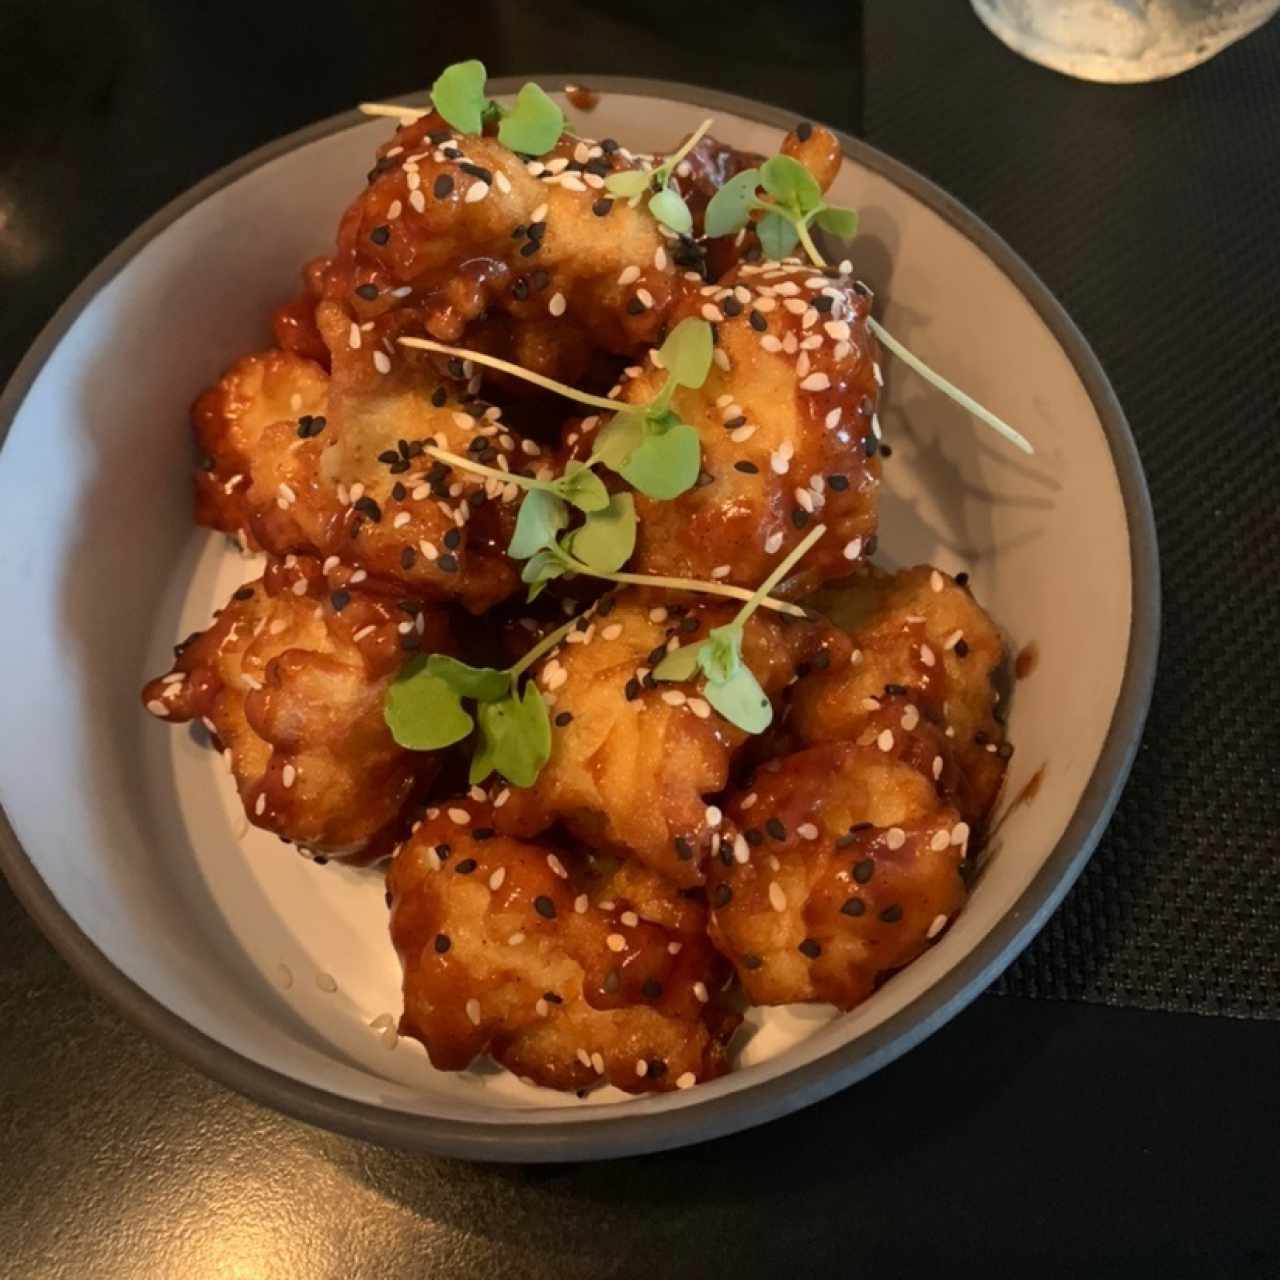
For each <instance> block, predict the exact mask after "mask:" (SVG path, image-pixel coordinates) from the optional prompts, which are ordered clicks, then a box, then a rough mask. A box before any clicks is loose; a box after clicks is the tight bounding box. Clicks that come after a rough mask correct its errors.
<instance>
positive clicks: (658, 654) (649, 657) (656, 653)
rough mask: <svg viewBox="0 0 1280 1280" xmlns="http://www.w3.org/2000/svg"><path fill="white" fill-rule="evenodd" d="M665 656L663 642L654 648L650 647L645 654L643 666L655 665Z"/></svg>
mask: <svg viewBox="0 0 1280 1280" xmlns="http://www.w3.org/2000/svg"><path fill="white" fill-rule="evenodd" d="M666 656H667V646H666V645H665V644H660V645H658V646H657V647H656V648H653V649H650V650H649V652H648V653H647V654H646V655H645V660H644V662H645V666H647V667H656V666H657V665H658V663H660V662H661V661H662V660H663V658H665V657H666Z"/></svg>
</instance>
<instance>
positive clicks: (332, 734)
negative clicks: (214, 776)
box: [142, 556, 451, 855]
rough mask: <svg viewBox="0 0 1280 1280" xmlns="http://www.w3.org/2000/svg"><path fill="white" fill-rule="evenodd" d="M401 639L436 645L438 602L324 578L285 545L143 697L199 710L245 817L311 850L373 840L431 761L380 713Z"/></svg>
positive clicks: (162, 710)
mask: <svg viewBox="0 0 1280 1280" xmlns="http://www.w3.org/2000/svg"><path fill="white" fill-rule="evenodd" d="M406 627H407V628H408V630H407V631H405V630H404V629H405V628H406ZM409 641H411V642H412V647H413V648H416V647H417V646H418V645H419V644H420V645H421V646H422V647H423V648H427V649H431V650H444V651H448V650H449V649H450V648H451V643H450V636H449V628H448V622H447V620H446V618H445V615H444V614H443V613H442V612H441V611H439V610H435V609H428V608H413V607H412V606H410V605H408V604H406V605H404V606H403V607H402V606H401V605H398V604H395V603H393V602H391V601H389V600H387V599H385V598H379V597H374V596H369V595H365V594H363V593H361V592H359V591H347V590H339V591H334V592H330V590H329V589H328V585H327V584H326V582H325V580H324V577H323V575H322V574H321V572H320V569H319V565H318V564H317V563H316V562H315V561H314V560H311V559H298V558H295V557H293V556H289V557H288V558H287V559H285V560H282V561H273V562H271V564H270V565H269V566H268V568H267V571H266V574H265V575H264V576H263V577H262V578H260V579H258V580H257V581H256V582H251V583H248V584H246V585H245V586H243V587H241V588H240V589H239V590H238V591H236V592H235V594H234V595H233V596H232V597H231V600H230V601H229V602H228V604H227V605H226V607H225V608H223V609H222V610H221V612H220V613H219V614H218V616H217V619H216V621H215V622H214V623H213V625H212V626H211V627H210V628H209V629H208V630H207V631H203V632H200V633H199V634H197V635H194V636H192V637H190V638H189V639H188V640H186V641H184V642H183V643H182V644H181V645H179V646H178V656H177V660H176V661H175V663H174V666H173V670H172V671H171V672H169V674H167V675H164V676H161V677H160V678H159V679H156V680H152V681H151V683H150V684H148V685H147V687H146V688H145V689H144V690H143V693H142V698H143V701H144V703H145V704H146V707H147V709H148V710H149V711H150V712H151V713H152V714H153V715H156V716H159V717H160V718H161V719H164V720H169V721H173V722H175V723H178V722H182V721H186V720H194V719H196V718H200V719H202V720H203V721H204V723H205V725H206V727H207V728H208V729H209V730H210V732H211V733H213V735H214V740H215V741H214V745H215V746H216V747H217V748H218V749H219V750H220V751H222V752H224V754H226V756H227V759H228V763H229V764H230V766H231V770H232V773H233V774H234V775H235V780H236V786H237V788H238V789H239V792H240V798H241V800H242V801H243V802H244V807H245V812H246V813H247V814H248V817H249V820H250V821H251V822H253V823H254V824H256V825H257V826H260V827H264V828H265V829H266V830H268V831H273V832H275V833H276V834H277V835H279V836H281V837H282V838H283V839H285V840H290V841H293V842H295V843H297V844H299V845H303V846H305V847H307V848H310V849H313V850H316V851H321V852H326V853H334V854H342V855H351V854H357V853H365V854H370V853H373V854H376V853H378V852H380V851H381V852H385V849H384V848H383V847H382V845H383V843H384V842H381V841H380V839H379V838H380V837H381V836H382V835H383V834H385V833H389V831H390V829H391V828H392V826H393V824H394V823H395V821H396V819H397V818H398V817H399V815H400V812H401V810H402V809H403V808H404V806H405V803H406V801H407V800H408V799H409V797H410V795H411V793H413V792H414V791H415V789H417V788H418V787H419V786H421V785H423V784H425V783H427V782H429V780H430V779H431V778H432V777H433V776H434V773H435V770H436V767H437V766H436V758H435V757H434V756H432V755H429V754H425V753H418V752H409V751H405V750H403V749H402V748H401V747H398V746H397V745H396V744H395V742H394V741H393V740H392V738H391V734H390V732H389V731H388V729H387V726H386V723H385V722H384V720H383V715H382V704H383V698H384V695H385V693H386V689H387V685H388V684H389V683H390V680H391V677H392V676H393V675H394V674H395V672H396V671H397V670H398V668H399V666H400V663H401V660H402V659H403V658H404V657H405V656H406V642H409Z"/></svg>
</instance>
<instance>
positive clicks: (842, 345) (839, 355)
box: [831, 342, 853, 364]
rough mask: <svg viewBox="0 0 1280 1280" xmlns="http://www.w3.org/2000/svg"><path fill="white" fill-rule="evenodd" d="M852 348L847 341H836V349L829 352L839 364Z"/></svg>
mask: <svg viewBox="0 0 1280 1280" xmlns="http://www.w3.org/2000/svg"><path fill="white" fill-rule="evenodd" d="M852 350H853V347H851V346H850V345H849V343H847V342H837V343H836V349H835V350H834V351H833V352H832V353H831V354H832V356H833V357H834V358H835V362H836V364H841V363H843V361H844V360H845V359H846V358H847V357H848V355H849V352H850V351H852Z"/></svg>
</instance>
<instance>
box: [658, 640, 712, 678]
mask: <svg viewBox="0 0 1280 1280" xmlns="http://www.w3.org/2000/svg"><path fill="white" fill-rule="evenodd" d="M701 648H702V645H700V644H687V645H683V646H682V647H681V648H679V649H673V650H672V651H671V652H670V653H669V654H667V656H666V657H665V658H663V659H662V661H661V662H659V663H658V665H657V666H656V667H654V669H653V678H654V679H655V680H688V679H691V678H692V676H693V674H694V672H695V671H697V670H698V651H699V650H700V649H701Z"/></svg>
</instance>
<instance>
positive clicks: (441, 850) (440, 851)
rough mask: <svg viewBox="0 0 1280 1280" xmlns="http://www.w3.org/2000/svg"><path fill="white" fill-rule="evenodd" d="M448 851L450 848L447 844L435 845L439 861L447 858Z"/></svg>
mask: <svg viewBox="0 0 1280 1280" xmlns="http://www.w3.org/2000/svg"><path fill="white" fill-rule="evenodd" d="M450 852H451V850H450V848H449V846H448V845H447V844H438V845H436V857H437V858H439V859H440V861H441V862H444V861H446V860H447V859H448V857H449V854H450Z"/></svg>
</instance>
